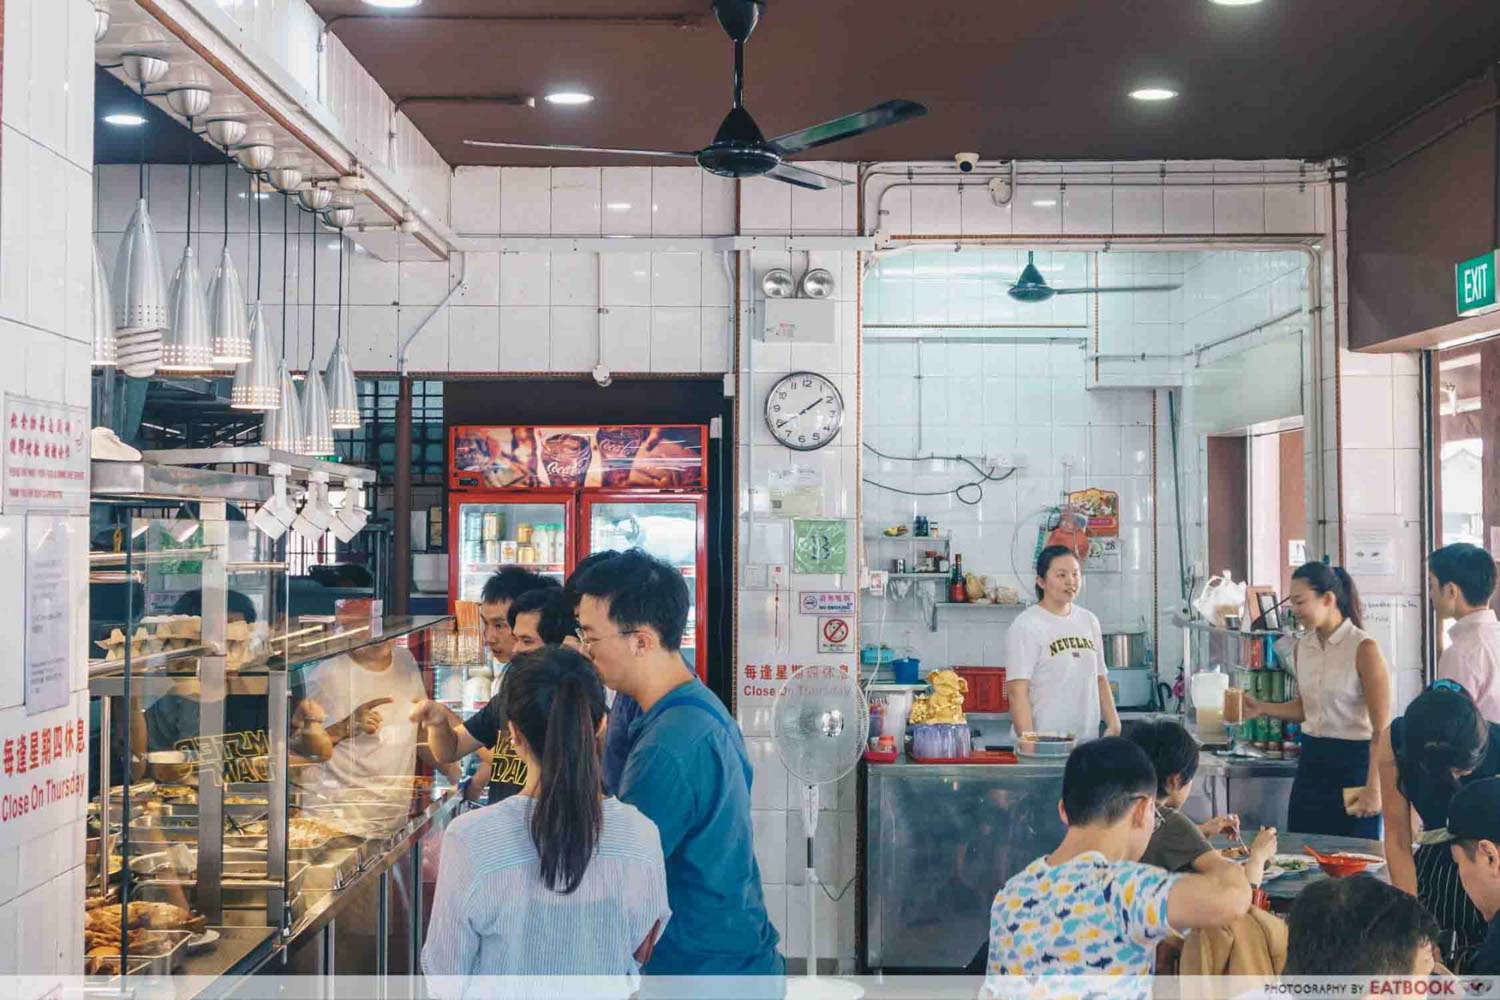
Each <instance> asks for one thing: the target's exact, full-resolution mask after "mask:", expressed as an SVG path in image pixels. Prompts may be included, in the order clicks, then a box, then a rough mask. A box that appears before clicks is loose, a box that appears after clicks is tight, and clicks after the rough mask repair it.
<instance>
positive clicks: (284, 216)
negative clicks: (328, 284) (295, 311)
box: [281, 194, 292, 361]
mask: <svg viewBox="0 0 1500 1000" xmlns="http://www.w3.org/2000/svg"><path fill="white" fill-rule="evenodd" d="M286 210H287V197H286V195H284V194H283V195H282V196H281V357H282V360H283V361H285V360H286V314H287V313H288V312H289V311H290V310H288V309H287V297H286V274H287V266H286V261H287V256H286V244H287V239H288V238H289V231H290V230H291V228H292V227H291V226H289V225H287V222H288V219H287V213H286Z"/></svg>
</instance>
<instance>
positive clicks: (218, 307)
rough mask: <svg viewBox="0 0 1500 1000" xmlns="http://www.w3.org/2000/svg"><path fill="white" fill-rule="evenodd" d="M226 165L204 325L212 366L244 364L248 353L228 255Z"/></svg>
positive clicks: (243, 311) (240, 297)
mask: <svg viewBox="0 0 1500 1000" xmlns="http://www.w3.org/2000/svg"><path fill="white" fill-rule="evenodd" d="M229 170H230V167H229V164H227V163H226V164H225V165H224V248H223V249H222V250H220V251H219V268H218V270H216V271H215V272H214V277H213V280H212V281H211V282H209V284H208V325H209V328H210V329H211V330H213V351H214V364H215V365H222V366H225V367H227V366H229V365H239V364H244V363H245V362H246V361H249V360H250V359H251V358H252V356H253V355H252V354H251V353H250V326H249V315H250V314H249V310H248V309H247V308H246V306H245V293H244V292H243V291H241V290H240V276H239V272H237V271H236V270H235V269H234V258H233V257H231V256H229Z"/></svg>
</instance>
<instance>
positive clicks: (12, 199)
mask: <svg viewBox="0 0 1500 1000" xmlns="http://www.w3.org/2000/svg"><path fill="white" fill-rule="evenodd" d="M6 13H7V18H8V16H9V11H8V10H7V12H6ZM0 149H3V150H4V155H3V156H0V260H3V261H4V262H5V263H4V265H3V266H0V315H3V316H5V317H6V318H8V319H13V320H18V321H20V322H23V323H24V322H27V321H28V320H29V319H30V313H31V294H30V277H29V263H30V255H31V208H30V198H31V182H32V169H31V161H32V159H33V156H34V155H38V154H37V153H35V152H34V151H38V147H37V146H36V145H35V144H34V143H33V142H32V141H31V140H30V139H28V138H27V137H26V136H24V135H22V134H21V133H20V132H17V131H16V130H15V129H13V128H10V127H9V126H6V127H5V129H4V137H3V138H0ZM106 266H107V267H110V268H111V281H113V261H112V260H110V261H106Z"/></svg>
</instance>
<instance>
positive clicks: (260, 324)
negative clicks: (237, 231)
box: [229, 199, 281, 411]
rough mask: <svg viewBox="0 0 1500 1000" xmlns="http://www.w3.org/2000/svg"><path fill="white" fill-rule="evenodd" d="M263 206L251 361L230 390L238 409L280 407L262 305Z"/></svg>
mask: <svg viewBox="0 0 1500 1000" xmlns="http://www.w3.org/2000/svg"><path fill="white" fill-rule="evenodd" d="M260 205H261V202H260V199H256V201H255V305H254V306H252V307H251V309H250V360H249V361H247V362H245V363H243V364H241V365H239V366H238V367H237V368H235V370H234V386H233V388H231V389H230V391H229V405H230V406H232V407H234V408H235V409H236V410H262V411H268V410H274V409H276V408H278V407H279V406H281V383H280V382H278V381H276V355H275V354H273V353H272V350H271V335H270V334H269V333H268V332H267V331H266V316H265V312H264V310H262V308H261V304H260V286H261V274H262V273H264V271H265V267H264V264H265V253H264V251H263V249H262V241H261V209H260Z"/></svg>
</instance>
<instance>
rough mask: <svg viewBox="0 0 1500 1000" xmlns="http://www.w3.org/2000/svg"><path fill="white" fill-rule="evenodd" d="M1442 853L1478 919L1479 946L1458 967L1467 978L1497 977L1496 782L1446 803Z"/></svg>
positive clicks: (1499, 839) (1499, 784)
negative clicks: (1482, 928)
mask: <svg viewBox="0 0 1500 1000" xmlns="http://www.w3.org/2000/svg"><path fill="white" fill-rule="evenodd" d="M1448 836H1449V837H1451V838H1452V841H1451V843H1449V845H1448V851H1449V853H1450V854H1451V855H1452V856H1453V862H1454V864H1456V865H1457V866H1458V878H1459V881H1460V883H1462V885H1463V887H1464V892H1465V893H1467V894H1468V896H1469V899H1470V900H1472V901H1473V903H1474V905H1475V906H1476V907H1478V909H1479V912H1480V913H1481V914H1483V915H1484V919H1485V920H1486V921H1487V923H1488V927H1487V929H1486V931H1485V935H1484V943H1483V944H1482V945H1481V946H1480V947H1479V950H1478V951H1476V952H1475V953H1474V954H1473V955H1471V956H1470V958H1469V964H1468V966H1467V967H1466V968H1465V969H1464V971H1465V972H1466V973H1468V974H1469V975H1471V976H1500V921H1497V920H1496V919H1495V915H1496V914H1497V913H1500V778H1483V779H1481V780H1479V781H1475V782H1472V783H1471V784H1467V785H1465V786H1464V787H1462V788H1460V789H1459V790H1458V792H1457V793H1456V794H1455V795H1454V796H1453V801H1452V802H1450V803H1448Z"/></svg>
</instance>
